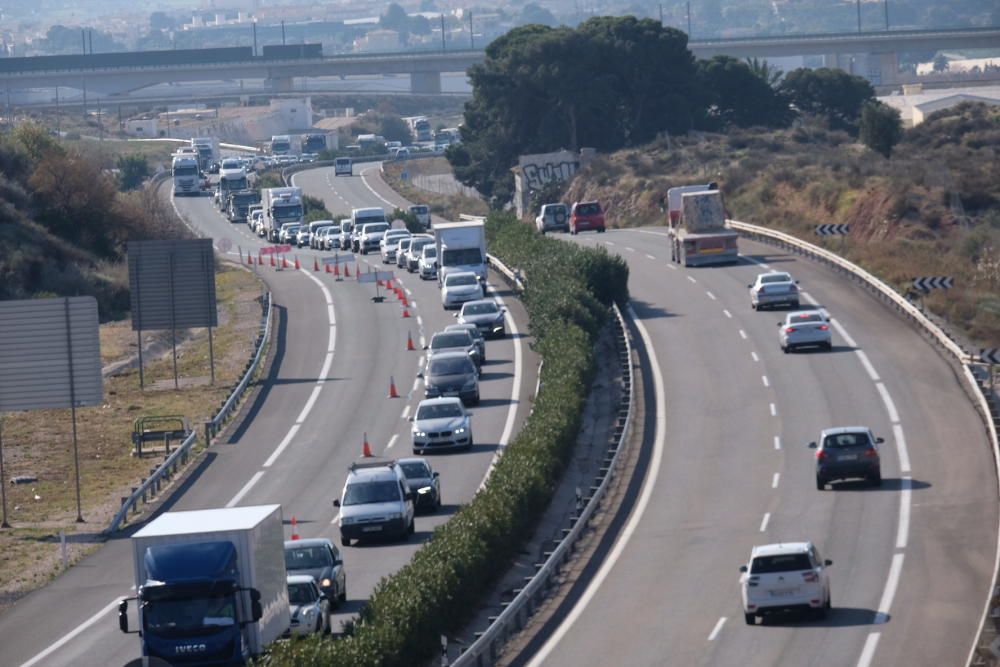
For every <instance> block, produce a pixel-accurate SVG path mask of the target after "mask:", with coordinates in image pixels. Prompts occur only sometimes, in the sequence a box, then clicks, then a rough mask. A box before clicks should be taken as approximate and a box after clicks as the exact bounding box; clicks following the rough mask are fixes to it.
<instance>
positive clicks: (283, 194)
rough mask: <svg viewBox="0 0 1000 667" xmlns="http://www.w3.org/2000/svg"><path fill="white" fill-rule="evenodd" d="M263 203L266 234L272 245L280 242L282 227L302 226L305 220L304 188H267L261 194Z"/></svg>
mask: <svg viewBox="0 0 1000 667" xmlns="http://www.w3.org/2000/svg"><path fill="white" fill-rule="evenodd" d="M261 203H262V204H263V205H264V223H263V225H264V233H265V235H266V237H267V240H268V241H270V242H271V243H277V242H278V233H279V232H281V226H282V225H284V224H287V223H289V222H294V223H299V224H301V223H302V221H303V219H304V215H305V213H304V211H303V208H302V188H266V189H265V190H263V191H262V192H261Z"/></svg>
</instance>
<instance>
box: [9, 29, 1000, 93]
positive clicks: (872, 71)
mask: <svg viewBox="0 0 1000 667" xmlns="http://www.w3.org/2000/svg"><path fill="white" fill-rule="evenodd" d="M689 46H690V48H691V51H692V52H693V53H694V54H695V56H696V57H698V58H710V57H712V56H714V55H718V54H725V55H731V56H733V57H737V58H750V57H758V58H769V57H772V58H773V57H779V56H804V55H822V56H824V63H825V64H826V65H827V66H829V67H839V68H842V69H848V70H851V71H852V73H855V74H860V75H862V76H865V77H867V78H868V79H869V80H870V81H872V83H873V84H875V85H881V86H887V85H892V84H895V83H898V82H899V66H898V56H897V54H899V53H901V52H907V51H927V50H935V51H936V50H941V49H949V48H1000V28H994V27H990V28H958V29H948V30H890V31H885V32H858V33H832V34H813V35H781V36H768V37H748V38H737V39H705V40H692V41H691V42H690V45H689ZM97 55H101V54H97ZM137 55H138V54H137ZM484 58H485V54H484V52H483V51H482V50H454V51H448V50H442V51H423V52H421V51H418V52H395V53H380V54H363V55H336V56H321V57H307V58H290V59H287V60H275V59H270V60H265V59H261V58H256V57H248V58H247V59H245V60H239V61H226V62H218V63H213V62H201V63H191V64H166V65H157V64H134V65H131V64H116V65H114V66H107V65H94V66H90V65H84V64H83V63H81V64H80V65H79V66H64V67H61V68H58V69H56V68H53V69H23V70H19V69H18V68H17V65H18V63H17V62H14V61H16V60H18V59H7V60H6V61H4V60H0V64H2V65H3V67H0V88H3V89H6V90H7V91H9V92H14V91H23V90H32V89H46V88H57V87H66V88H75V89H78V90H86V91H90V92H91V93H99V94H102V95H106V96H113V97H116V98H121V99H127V95H128V93H130V92H133V91H137V90H141V89H143V88H147V87H149V86H154V85H157V84H163V83H181V82H205V81H226V80H230V81H231V80H241V79H250V80H264V81H266V82H268V84H269V88H270V89H271V90H272V91H273V92H276V93H282V92H292V91H293V82H294V79H296V78H309V77H329V76H339V77H347V76H380V75H386V74H397V75H398V74H405V75H409V77H410V91H411V92H413V93H422V94H439V93H441V74H442V73H452V72H465V71H466V70H467V69H468V68H469V67H470V66H471V65H474V64H476V63H479V62H482V61H483V60H484ZM24 60H25V61H27V60H31V59H30V58H26V59H24ZM83 60H84V58H81V61H83ZM852 63H853V65H852Z"/></svg>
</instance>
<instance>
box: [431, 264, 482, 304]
mask: <svg viewBox="0 0 1000 667" xmlns="http://www.w3.org/2000/svg"><path fill="white" fill-rule="evenodd" d="M482 298H483V286H482V284H480V282H479V276H477V275H476V274H475V273H472V272H471V271H459V272H456V273H449V274H448V275H447V276H445V279H444V284H443V285H442V286H441V305H442V306H444V307H445V309H446V310H447V309H449V308H458V307H460V306H461V305H462V304H463V303H465V302H466V301H478V300H480V299H482Z"/></svg>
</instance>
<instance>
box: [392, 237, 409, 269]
mask: <svg viewBox="0 0 1000 667" xmlns="http://www.w3.org/2000/svg"><path fill="white" fill-rule="evenodd" d="M412 240H413V237H410V238H403V239H401V240H400V242H399V244H398V245H397V246H396V266H398V267H399V268H403V267H404V266H405V265H406V251H407V250H409V249H410V242H411V241H412Z"/></svg>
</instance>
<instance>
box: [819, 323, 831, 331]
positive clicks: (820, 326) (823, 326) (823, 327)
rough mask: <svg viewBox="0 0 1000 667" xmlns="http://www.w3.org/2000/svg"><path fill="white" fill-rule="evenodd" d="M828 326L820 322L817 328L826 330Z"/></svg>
mask: <svg viewBox="0 0 1000 667" xmlns="http://www.w3.org/2000/svg"><path fill="white" fill-rule="evenodd" d="M829 328H830V327H828V326H826V325H825V324H821V325H819V330H820V331H826V330H827V329H829Z"/></svg>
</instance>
